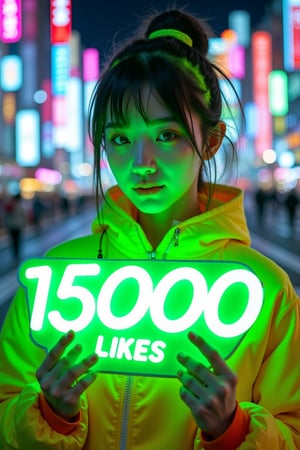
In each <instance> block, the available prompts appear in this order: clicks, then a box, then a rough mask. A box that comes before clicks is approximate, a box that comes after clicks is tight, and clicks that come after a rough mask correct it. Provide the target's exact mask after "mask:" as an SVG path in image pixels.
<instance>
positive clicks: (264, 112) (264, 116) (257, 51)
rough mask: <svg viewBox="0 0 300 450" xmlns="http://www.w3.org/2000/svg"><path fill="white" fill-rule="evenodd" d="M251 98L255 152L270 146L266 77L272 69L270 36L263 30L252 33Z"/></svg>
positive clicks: (259, 152) (270, 131) (262, 150)
mask: <svg viewBox="0 0 300 450" xmlns="http://www.w3.org/2000/svg"><path fill="white" fill-rule="evenodd" d="M252 49H253V53H252V63H253V98H254V102H255V104H256V107H257V113H258V121H257V123H258V127H259V129H258V131H257V135H256V139H255V150H256V154H258V155H261V154H262V153H263V152H264V150H267V149H269V148H272V144H273V133H272V117H271V114H270V112H269V88H268V77H269V73H270V72H271V70H272V38H271V35H270V34H269V33H267V32H265V31H257V32H255V33H253V35H252Z"/></svg>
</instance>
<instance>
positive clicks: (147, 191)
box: [134, 186, 164, 195]
mask: <svg viewBox="0 0 300 450" xmlns="http://www.w3.org/2000/svg"><path fill="white" fill-rule="evenodd" d="M163 188H164V186H149V187H146V186H145V187H141V186H140V187H137V188H135V189H134V190H135V192H137V193H138V194H139V195H151V194H156V193H157V192H159V191H161V190H162V189H163Z"/></svg>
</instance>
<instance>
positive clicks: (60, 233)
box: [0, 196, 300, 326]
mask: <svg viewBox="0 0 300 450" xmlns="http://www.w3.org/2000/svg"><path fill="white" fill-rule="evenodd" d="M245 203H246V213H247V220H248V224H249V228H250V231H251V237H252V246H253V247H254V248H256V249H258V250H259V251H261V252H262V253H264V254H265V255H266V256H269V257H271V258H272V259H273V260H274V261H275V262H277V263H278V264H279V265H280V266H281V267H282V268H283V269H285V270H286V271H287V273H288V274H289V275H290V278H291V280H292V282H293V284H294V286H295V288H296V290H297V292H298V294H299V295H300V215H298V216H297V218H296V222H295V227H294V232H293V233H291V230H290V227H289V224H288V220H287V217H286V214H285V211H284V210H283V209H281V208H277V210H276V211H275V212H272V211H271V210H268V211H267V213H266V217H265V218H264V222H263V223H261V222H258V220H257V216H256V212H255V208H254V206H253V203H252V199H251V197H247V196H246V200H245ZM94 217H95V207H94V206H93V204H92V205H89V206H87V207H86V208H85V209H84V210H83V212H82V213H76V212H74V213H72V214H71V215H69V216H68V217H64V216H59V217H55V218H53V219H52V220H50V219H47V221H46V222H44V223H43V224H42V227H41V229H40V231H39V232H37V231H35V229H34V228H32V227H31V228H29V229H28V230H27V232H26V234H25V236H24V241H23V244H22V253H21V256H22V259H27V258H32V257H38V256H42V255H43V253H44V252H45V251H46V250H47V249H48V248H50V247H51V246H53V245H56V244H57V243H59V242H62V241H65V240H67V239H72V238H75V237H78V236H82V235H84V234H88V233H90V229H91V223H92V220H93V219H94ZM0 261H1V265H0V286H1V290H0V326H1V325H2V323H3V319H4V317H5V314H6V312H7V309H8V307H9V304H10V301H11V299H12V297H13V294H14V292H15V290H16V288H17V286H18V280H17V267H16V265H15V263H14V260H13V257H12V252H11V249H10V246H9V241H8V238H7V236H6V235H3V236H1V237H0ZM245 263H247V261H245Z"/></svg>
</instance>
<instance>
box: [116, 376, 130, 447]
mask: <svg viewBox="0 0 300 450" xmlns="http://www.w3.org/2000/svg"><path fill="white" fill-rule="evenodd" d="M132 387H133V377H132V376H128V377H127V379H126V385H125V390H124V400H123V408H122V422H121V432H120V447H119V449H120V450H126V448H127V438H128V421H129V409H130V398H131V392H132Z"/></svg>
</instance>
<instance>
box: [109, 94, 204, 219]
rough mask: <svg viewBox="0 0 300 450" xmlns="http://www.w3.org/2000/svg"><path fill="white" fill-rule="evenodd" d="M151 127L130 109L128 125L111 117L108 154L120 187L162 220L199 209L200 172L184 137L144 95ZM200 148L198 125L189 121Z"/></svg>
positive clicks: (165, 111) (157, 103)
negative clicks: (172, 213) (167, 215)
mask: <svg viewBox="0 0 300 450" xmlns="http://www.w3.org/2000/svg"><path fill="white" fill-rule="evenodd" d="M143 98H144V105H145V111H146V114H147V118H148V120H147V122H145V121H144V119H143V118H142V116H141V115H140V114H139V112H138V111H137V110H136V107H135V105H134V102H133V100H130V101H129V105H128V118H127V119H128V121H127V123H126V124H118V123H115V122H114V120H113V119H112V118H111V117H108V120H107V124H106V130H105V148H106V153H107V158H108V162H109V165H110V167H111V170H112V172H113V174H114V177H115V179H116V180H117V183H118V185H119V186H120V188H121V190H122V191H123V192H124V193H125V195H126V196H127V197H128V198H129V199H130V200H131V201H132V203H133V204H134V205H135V206H136V207H137V209H138V210H140V211H142V212H143V213H148V214H158V213H161V212H167V211H170V210H172V209H173V210H174V211H176V215H177V217H178V215H180V211H181V210H182V208H186V205H191V208H192V209H193V208H195V204H196V203H197V180H198V174H199V170H200V166H201V161H200V158H199V156H198V154H197V153H196V152H195V151H194V149H193V147H192V145H191V143H190V142H189V139H188V136H187V134H186V131H185V130H184V129H183V127H182V126H181V125H180V124H179V123H178V121H177V120H176V118H175V117H173V116H172V114H171V113H170V111H169V110H168V109H167V108H166V106H164V105H163V104H162V103H161V102H160V101H159V100H158V99H157V98H156V97H155V96H154V95H153V94H150V95H149V90H147V89H145V90H144V92H143ZM191 120H192V122H193V128H194V130H195V132H196V137H197V141H198V142H197V143H198V148H201V142H202V141H201V132H200V130H201V127H200V120H199V118H198V117H197V116H196V115H193V116H192V118H191Z"/></svg>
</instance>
